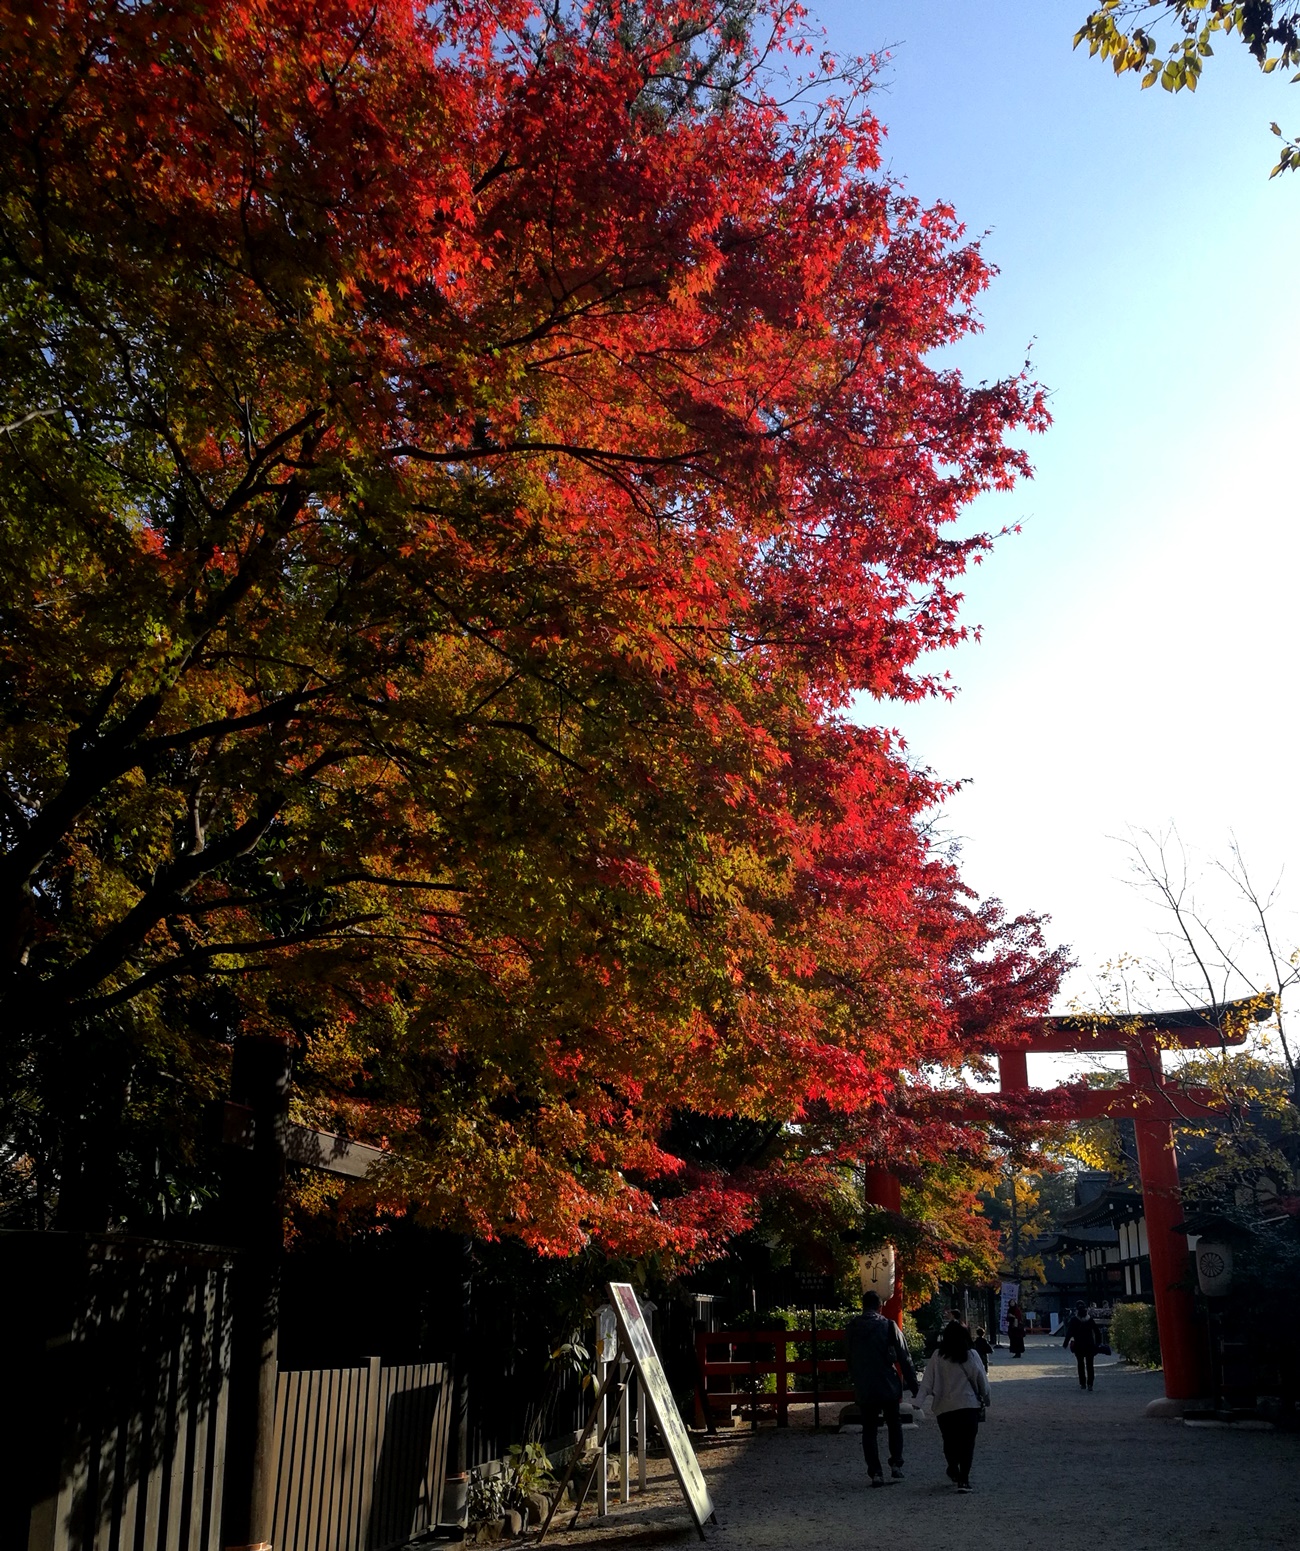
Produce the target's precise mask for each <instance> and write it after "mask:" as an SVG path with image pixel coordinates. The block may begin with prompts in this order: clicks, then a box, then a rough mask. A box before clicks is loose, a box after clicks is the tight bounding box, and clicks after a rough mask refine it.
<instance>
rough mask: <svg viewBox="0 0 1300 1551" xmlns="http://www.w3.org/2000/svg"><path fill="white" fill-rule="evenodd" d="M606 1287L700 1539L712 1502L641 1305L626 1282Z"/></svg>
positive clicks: (711, 1509)
mask: <svg viewBox="0 0 1300 1551" xmlns="http://www.w3.org/2000/svg"><path fill="white" fill-rule="evenodd" d="M608 1285H609V1298H610V1302H611V1303H612V1304H613V1305H614V1313H615V1315H616V1317H617V1319H618V1327H619V1330H620V1331H621V1332H622V1335H623V1344H624V1346H625V1347H626V1348H627V1350H628V1351H629V1352H630V1353H631V1356H632V1361H633V1363H634V1364H635V1365H636V1371H637V1377H638V1378H639V1379H640V1380H641V1383H642V1385H643V1386H644V1389H645V1395H646V1399H647V1400H648V1401H649V1402H650V1409H651V1411H652V1412H653V1413H654V1419H655V1422H656V1424H657V1425H658V1428H659V1434H660V1436H661V1437H662V1438H663V1440H664V1446H665V1447H666V1448H667V1450H668V1458H669V1459H670V1460H671V1461H672V1467H673V1474H674V1475H675V1476H676V1477H677V1484H678V1486H680V1487H681V1489H682V1496H683V1497H685V1499H686V1501H687V1504H688V1505H689V1507H690V1510H691V1517H692V1518H693V1519H694V1520H695V1526H696V1528H697V1529H698V1530H699V1532H700V1536H701V1538H702V1537H703V1535H704V1525H705V1523H706V1522H707V1521H708V1520H709V1519H711V1518H712V1517H713V1500H712V1498H711V1497H710V1496H709V1489H708V1487H707V1486H706V1485H705V1484H704V1477H703V1475H702V1474H701V1473H700V1464H699V1461H698V1460H697V1459H696V1458H695V1450H694V1449H693V1448H692V1447H691V1440H690V1438H689V1437H688V1436H687V1433H686V1428H685V1426H684V1425H683V1423H682V1416H681V1412H680V1411H678V1409H677V1402H676V1401H675V1400H674V1399H673V1395H672V1391H671V1390H670V1389H669V1388H668V1377H667V1375H666V1374H665V1373H664V1370H663V1364H662V1363H661V1362H660V1361H659V1354H658V1352H656V1351H655V1347H654V1342H653V1341H652V1340H651V1339H650V1329H649V1326H648V1325H647V1324H646V1321H645V1315H644V1314H643V1313H642V1312H641V1305H640V1304H639V1303H638V1302H637V1300H636V1293H635V1292H634V1291H633V1290H632V1286H631V1284H630V1283H629V1282H610V1283H609V1284H608Z"/></svg>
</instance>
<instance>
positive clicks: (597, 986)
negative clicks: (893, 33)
mask: <svg viewBox="0 0 1300 1551" xmlns="http://www.w3.org/2000/svg"><path fill="white" fill-rule="evenodd" d="M0 16H2V18H3V20H2V23H0V25H2V26H3V34H2V37H0V111H2V114H3V120H4V123H5V126H6V127H5V131H4V136H3V150H2V152H0V155H2V158H3V160H2V161H0V178H2V179H3V191H2V198H0V314H2V317H3V332H2V334H0V351H2V352H3V371H2V372H0V383H2V384H3V385H2V386H0V422H2V423H3V424H4V426H5V427H6V428H7V429H6V431H5V434H4V436H3V437H2V438H0V525H2V526H0V651H2V652H3V680H2V683H0V698H2V700H3V711H4V724H3V738H4V759H3V764H4V767H5V771H6V775H5V777H4V781H5V785H4V788H3V792H2V793H0V805H2V812H0V834H2V836H3V861H2V863H0V915H2V917H3V920H2V934H0V935H2V944H3V951H4V955H5V967H4V982H3V1028H4V1039H5V1054H4V1062H5V1065H4V1071H3V1083H2V1086H3V1087H4V1089H5V1091H6V1093H7V1094H8V1095H9V1097H8V1099H7V1101H6V1102H7V1104H8V1106H9V1107H8V1112H7V1117H6V1126H7V1130H8V1132H9V1134H10V1135H11V1136H13V1137H15V1138H16V1141H17V1146H18V1150H19V1151H20V1152H22V1153H24V1154H25V1155H26V1156H29V1157H31V1158H36V1159H38V1160H40V1159H44V1160H45V1162H44V1164H43V1165H42V1166H43V1167H45V1168H46V1170H47V1172H48V1174H49V1175H50V1177H52V1178H55V1177H57V1178H60V1179H61V1180H62V1181H63V1185H62V1198H63V1200H64V1204H65V1208H66V1204H67V1202H70V1201H72V1200H73V1199H74V1197H76V1198H77V1199H83V1200H84V1199H86V1198H87V1192H86V1190H82V1191H81V1192H80V1194H78V1191H77V1190H75V1189H74V1184H75V1181H76V1180H77V1179H79V1178H80V1179H82V1180H83V1183H84V1182H85V1180H86V1176H87V1172H88V1171H87V1167H86V1166H85V1165H84V1163H83V1161H82V1159H83V1154H84V1153H85V1149H86V1145H87V1144H86V1141H85V1138H86V1137H88V1136H98V1137H100V1138H101V1140H102V1138H104V1137H108V1138H110V1140H111V1139H113V1138H117V1139H118V1140H119V1141H120V1143H121V1146H120V1148H119V1149H118V1151H119V1152H120V1154H121V1156H123V1157H127V1156H128V1155H129V1154H130V1148H131V1146H134V1145H136V1143H135V1142H131V1141H130V1139H131V1138H136V1139H137V1140H138V1139H139V1138H141V1137H143V1138H144V1139H145V1141H146V1143H147V1144H148V1145H147V1147H146V1150H148V1148H153V1149H154V1152H155V1153H156V1154H157V1155H158V1156H161V1157H162V1158H163V1160H164V1168H163V1172H164V1173H166V1172H167V1170H168V1169H172V1170H181V1169H183V1168H184V1167H186V1166H189V1164H190V1163H192V1162H193V1155H194V1148H195V1147H196V1146H197V1143H196V1142H195V1141H194V1138H193V1131H194V1128H193V1127H192V1126H190V1125H188V1124H187V1123H186V1120H185V1117H186V1116H187V1115H192V1114H193V1113H194V1112H195V1106H196V1105H197V1104H198V1103H199V1101H200V1100H201V1099H203V1098H204V1097H206V1096H211V1095H216V1094H219V1093H220V1092H221V1091H222V1090H223V1083H224V1080H225V1079H224V1072H225V1067H226V1063H227V1062H228V1056H229V1040H230V1039H231V1037H232V1036H233V1035H234V1034H235V1033H237V1032H238V1031H240V1030H243V1031H263V1032H266V1031H271V1032H277V1033H283V1034H284V1035H285V1036H286V1037H291V1038H293V1039H294V1040H295V1042H296V1044H297V1047H298V1049H299V1053H300V1055H299V1090H298V1098H297V1100H296V1102H297V1104H298V1106H299V1111H300V1113H302V1114H304V1115H306V1116H311V1117H314V1118H315V1119H316V1120H317V1121H318V1122H321V1123H328V1124H331V1125H333V1126H334V1127H336V1128H344V1129H347V1130H350V1131H352V1132H354V1133H355V1134H357V1135H360V1136H365V1137H368V1138H370V1139H375V1138H386V1139H387V1140H388V1142H389V1143H390V1144H391V1146H392V1148H393V1150H394V1154H395V1156H396V1157H400V1158H401V1160H403V1161H402V1162H401V1163H400V1165H395V1167H394V1169H393V1171H392V1172H391V1174H390V1176H389V1177H388V1179H387V1180H386V1182H385V1186H384V1188H385V1190H386V1191H387V1192H388V1193H389V1195H390V1197H391V1198H392V1199H395V1200H396V1199H401V1200H407V1199H410V1200H414V1201H416V1202H418V1203H419V1204H420V1207H421V1209H422V1210H423V1211H424V1212H425V1213H426V1214H427V1215H428V1217H429V1218H430V1219H431V1220H436V1221H439V1222H444V1223H448V1224H454V1225H458V1226H462V1227H466V1228H469V1229H471V1230H473V1231H475V1232H478V1233H482V1234H491V1233H513V1234H519V1235H522V1236H523V1237H524V1238H525V1239H527V1240H528V1241H529V1242H531V1243H532V1244H534V1245H536V1246H537V1247H539V1248H542V1249H545V1250H552V1251H563V1250H565V1249H566V1248H569V1247H571V1246H573V1245H576V1244H578V1243H581V1242H584V1241H585V1240H586V1238H587V1237H588V1236H590V1235H595V1236H596V1237H597V1238H598V1239H600V1240H601V1241H602V1242H604V1243H606V1244H608V1245H611V1246H614V1247H618V1248H622V1249H627V1250H629V1251H635V1250H638V1249H649V1248H653V1247H657V1246H658V1247H667V1248H669V1249H673V1250H677V1251H681V1252H690V1251H692V1250H699V1249H700V1248H701V1247H702V1246H705V1245H707V1244H708V1243H709V1242H711V1241H712V1240H715V1239H716V1238H717V1236H718V1235H725V1234H726V1233H727V1232H729V1231H732V1230H734V1228H735V1227H736V1226H738V1225H743V1223H744V1222H745V1221H748V1220H749V1219H750V1217H751V1216H752V1212H753V1209H754V1202H755V1201H756V1200H757V1199H758V1198H759V1197H760V1196H761V1193H762V1190H763V1188H764V1176H763V1170H762V1169H761V1168H759V1169H750V1170H749V1171H748V1173H743V1171H742V1176H736V1175H734V1174H730V1173H727V1172H726V1171H722V1170H718V1169H712V1170H710V1169H708V1168H703V1167H699V1166H696V1165H694V1164H692V1165H689V1166H688V1165H685V1164H683V1162H682V1160H681V1158H680V1157H679V1156H678V1155H676V1154H674V1153H672V1152H671V1151H670V1150H668V1148H667V1146H666V1143H665V1138H666V1136H667V1135H668V1134H669V1132H668V1127H669V1124H670V1122H671V1120H672V1117H673V1116H674V1115H675V1114H679V1113H682V1112H691V1113H696V1114H701V1115H706V1116H708V1115H717V1116H740V1117H756V1118H760V1119H763V1120H765V1121H770V1122H773V1123H781V1122H801V1121H802V1122H804V1123H806V1125H807V1127H808V1135H810V1136H812V1135H821V1136H824V1137H825V1138H826V1140H825V1144H824V1146H823V1148H822V1154H821V1159H820V1162H819V1161H818V1159H817V1157H815V1156H814V1155H813V1154H814V1152H815V1149H813V1148H811V1147H808V1148H805V1149H804V1153H803V1155H802V1157H792V1156H789V1155H786V1156H783V1158H782V1160H781V1161H780V1162H779V1164H776V1165H773V1168H775V1169H776V1170H777V1171H778V1173H779V1172H780V1171H781V1170H785V1171H789V1170H791V1169H798V1168H803V1167H808V1168H815V1167H822V1166H824V1164H825V1160H826V1157H827V1156H830V1155H831V1154H834V1155H835V1156H839V1155H841V1154H843V1155H845V1156H848V1155H851V1154H852V1153H853V1152H854V1151H855V1150H858V1151H859V1152H860V1150H861V1149H862V1148H863V1147H864V1146H869V1145H870V1144H871V1138H872V1137H873V1136H875V1137H877V1138H879V1137H882V1136H884V1135H886V1131H885V1130H884V1129H882V1125H883V1121H882V1116H883V1115H884V1114H885V1112H886V1110H887V1108H888V1106H889V1105H890V1103H891V1102H892V1098H893V1095H894V1091H895V1080H896V1074H897V1073H898V1072H899V1071H900V1070H907V1069H916V1068H917V1067H918V1066H919V1065H920V1064H921V1063H922V1062H925V1061H930V1060H935V1061H940V1062H943V1061H952V1060H954V1059H959V1057H960V1052H961V1049H962V1042H963V1041H964V1040H984V1039H987V1038H988V1037H990V1036H991V1035H992V1034H996V1033H998V1032H999V1031H1000V1032H1002V1033H1005V1032H1007V1031H1014V1029H1015V1028H1017V1027H1018V1026H1019V1024H1020V1023H1021V1022H1022V1021H1023V1019H1024V1017H1025V1015H1026V1013H1028V1012H1032V1011H1035V1010H1038V1009H1041V1008H1042V1007H1043V1006H1045V1004H1046V1001H1047V999H1048V998H1049V997H1050V995H1051V992H1052V989H1053V987H1054V984H1055V980H1056V978H1057V975H1058V974H1059V970H1060V961H1059V958H1058V957H1057V956H1053V955H1049V954H1046V953H1045V952H1044V951H1043V948H1042V944H1041V941H1040V940H1039V937H1038V932H1037V927H1036V925H1035V923H1033V922H1032V921H1027V920H1021V921H1015V922H1007V921H1005V920H1004V919H1003V918H1002V916H1001V915H1000V913H999V912H998V910H997V908H996V907H994V906H988V905H980V904H979V903H978V902H977V901H975V900H973V899H972V898H971V897H970V896H969V895H968V893H967V892H966V891H965V890H964V888H963V886H962V884H961V882H960V879H959V876H958V874H957V871H956V869H955V866H954V865H953V863H952V861H951V859H949V858H947V857H945V856H944V855H942V854H940V853H938V852H936V851H934V850H933V849H932V848H931V845H930V843H929V841H928V839H927V836H926V831H925V828H924V823H925V820H926V818H927V816H928V815H929V814H930V813H931V811H932V810H933V808H934V806H935V803H936V801H937V800H938V799H939V797H940V796H941V788H940V787H939V785H938V784H937V783H936V780H935V779H934V778H932V777H930V776H929V775H927V774H925V773H923V772H919V771H917V770H916V769H914V768H912V767H911V766H910V765H909V763H908V761H907V759H906V757H905V752H904V751H903V750H902V749H901V748H900V746H899V744H898V742H897V740H896V739H895V738H894V737H892V736H891V735H890V734H889V733H888V732H887V731H884V730H881V729H879V728H875V727H868V726H862V725H858V723H857V721H856V720H853V719H851V718H850V713H852V712H853V711H854V709H855V707H856V706H858V705H859V704H861V703H863V702H861V701H860V700H858V699H856V698H855V697H860V696H862V695H864V694H865V695H867V696H869V697H875V698H876V699H877V700H885V699H888V698H889V697H902V698H908V697H915V696H920V695H923V694H927V693H931V692H933V691H934V689H935V688H936V685H935V684H934V682H933V681H932V680H931V678H929V677H927V674H926V670H925V666H924V656H925V654H926V653H927V652H929V651H931V650H933V649H934V648H936V647H941V646H943V645H945V644H948V643H951V642H952V641H954V640H955V639H956V638H957V637H958V636H959V635H960V633H961V630H962V626H961V624H960V623H959V621H958V618H957V607H958V602H959V594H958V592H957V591H956V587H957V585H958V579H959V578H960V576H961V574H962V571H963V569H964V568H965V567H966V565H967V564H968V563H969V562H970V561H971V560H972V559H973V558H977V557H978V555H979V554H980V552H981V551H982V550H983V549H985V548H986V547H987V544H988V540H987V539H986V538H982V537H975V538H971V537H965V538H957V537H954V536H953V532H952V528H951V524H952V523H953V520H954V519H955V518H956V517H957V516H958V514H959V513H960V512H961V510H962V508H963V507H964V506H965V505H966V504H967V503H968V502H969V501H970V500H971V499H972V498H973V497H974V496H975V495H977V494H978V493H979V492H981V491H983V490H988V489H996V488H1005V487H1006V486H1008V485H1010V484H1011V483H1012V482H1013V480H1014V479H1015V478H1016V477H1017V476H1019V475H1020V474H1022V473H1024V472H1025V471H1026V465H1025V461H1024V457H1023V455H1022V453H1021V452H1020V451H1018V450H1016V448H1015V447H1014V446H1012V445H1010V444H1009V440H1008V438H1009V437H1011V436H1012V435H1013V433H1017V432H1020V431H1023V430H1026V429H1028V430H1034V429H1038V428H1040V427H1041V426H1042V425H1043V424H1044V423H1045V419H1046V417H1045V412H1044V408H1043V404H1042V400H1041V396H1040V394H1039V392H1038V390H1037V389H1036V388H1035V386H1034V385H1033V384H1032V383H1030V382H1029V381H1027V380H1025V379H1023V378H1021V377H1013V378H1010V379H1008V380H1006V381H1003V382H998V383H994V384H991V385H981V386H978V387H972V386H971V385H969V384H967V383H966V382H964V381H963V380H962V378H961V377H960V375H959V374H958V373H957V372H956V371H955V370H952V369H948V368H941V367H939V366H936V365H934V364H933V363H932V362H931V360H930V356H931V353H932V352H933V351H935V350H936V349H937V348H939V347H940V346H943V345H945V344H948V343H951V342H953V341H955V340H958V339H960V338H961V337H962V336H963V335H964V334H965V333H967V332H968V331H969V330H970V329H971V328H973V327H974V326H975V323H974V318H973V313H972V307H973V304H974V302H975V299H976V297H977V296H978V294H979V292H980V291H981V289H982V288H983V287H984V286H985V284H986V283H987V281H988V279H989V270H988V267H987V265H986V264H985V262H984V261H983V260H982V258H981V257H980V254H979V252H978V249H977V247H976V246H974V245H972V244H971V243H969V242H967V241H966V240H965V239H964V237H963V235H962V232H961V228H960V226H959V225H958V224H957V222H956V219H955V217H954V215H953V213H952V212H951V211H950V210H948V209H945V208H942V207H936V208H931V209H922V208H920V207H919V206H918V205H917V204H916V203H915V202H914V201H913V200H911V199H910V198H908V197H907V196H906V194H905V193H904V192H902V191H901V190H900V189H899V188H898V187H896V186H895V185H893V184H891V183H890V181H889V180H888V179H886V178H884V177H883V176H882V175H881V174H880V172H879V170H878V168H879V157H878V148H879V140H880V130H879V127H878V125H877V123H876V121H875V119H874V118H873V117H872V115H871V113H870V112H869V111H868V110H867V108H866V106H865V103H864V100H863V97H862V86H863V82H862V81H860V80H855V79H854V77H853V72H852V71H849V72H846V71H844V70H842V69H841V68H840V67H838V66H835V65H834V64H833V63H830V62H826V61H823V60H821V59H820V58H819V57H818V56H815V55H810V54H809V53H808V52H807V48H808V45H807V44H806V42H805V41H804V34H803V32H802V30H801V26H802V23H801V17H800V15H799V13H798V12H797V9H795V8H786V7H778V6H777V5H775V4H770V5H765V6H759V7H758V8H757V11H755V9H754V7H752V6H739V5H731V6H727V5H722V4H709V3H706V0H676V3H674V4H672V5H667V4H660V3H658V0H642V3H640V4H638V5H635V6H633V5H621V4H618V3H616V0H605V3H601V4H591V5H578V4H574V5H571V6H570V5H558V6H553V5H549V4H548V5H540V4H533V3H524V0H520V3H507V0H503V3H499V4H490V3H487V0H464V3H458V4H450V3H435V4H433V5H430V6H412V5H410V4H409V3H404V0H364V3H363V0H356V3H352V0H313V3H311V4H306V3H304V0H133V3H121V4H114V3H111V0H76V3H73V0H66V3H56V0H34V3H31V4H25V5H22V6H19V5H15V4H11V3H9V0H5V3H4V4H3V5H0ZM799 72H803V75H802V78H800V75H799ZM800 93H802V96H800ZM790 94H794V95H795V97H796V98H797V99H798V100H796V101H795V102H793V103H791V102H788V101H786V102H785V105H784V106H783V105H782V103H783V101H785V99H786V98H787V97H788V96H789V95H790ZM866 703H868V704H869V703H870V702H869V701H868V702H866ZM922 1129H923V1128H922ZM792 1134H793V1133H792ZM918 1137H919V1138H920V1139H919V1140H918V1141H917V1142H916V1145H917V1146H918V1147H920V1148H922V1149H923V1147H924V1138H923V1137H921V1136H920V1132H918ZM129 1142H130V1145H128V1143H129ZM114 1145H116V1144H114ZM141 1145H143V1144H141ZM110 1150H111V1148H110ZM100 1156H101V1157H102V1156H103V1153H102V1151H101V1154H100ZM122 1167H123V1168H126V1167H127V1165H126V1164H125V1163H124V1164H123V1165H122ZM110 1175H111V1171H107V1173H106V1174H104V1175H103V1176H102V1177H100V1178H99V1179H98V1184H99V1186H101V1187H102V1189H101V1197H100V1200H101V1205H102V1204H103V1201H104V1200H107V1195H105V1194H104V1192H109V1191H110V1186H111V1187H112V1188H119V1187H118V1186H115V1185H113V1184H112V1180H111V1178H110V1177H109V1176H110ZM121 1188H125V1186H122V1187H121ZM56 1193H57V1192H56ZM93 1193H94V1192H93V1191H91V1192H90V1194H91V1195H93ZM65 1215H66V1212H65Z"/></svg>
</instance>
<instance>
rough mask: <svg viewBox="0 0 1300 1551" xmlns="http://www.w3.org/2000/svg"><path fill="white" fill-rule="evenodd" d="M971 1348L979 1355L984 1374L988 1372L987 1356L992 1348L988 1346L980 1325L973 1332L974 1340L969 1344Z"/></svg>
mask: <svg viewBox="0 0 1300 1551" xmlns="http://www.w3.org/2000/svg"><path fill="white" fill-rule="evenodd" d="M971 1346H972V1348H973V1349H974V1350H975V1351H977V1352H978V1353H979V1354H980V1361H981V1362H982V1363H983V1364H984V1372H985V1373H987V1372H988V1371H989V1354H990V1353H991V1352H992V1351H993V1348H992V1347H991V1346H990V1345H989V1338H988V1337H987V1336H986V1335H985V1334H984V1326H983V1325H981V1326H980V1327H979V1328H978V1329H977V1330H976V1332H975V1339H974V1340H973V1341H972V1342H971Z"/></svg>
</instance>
